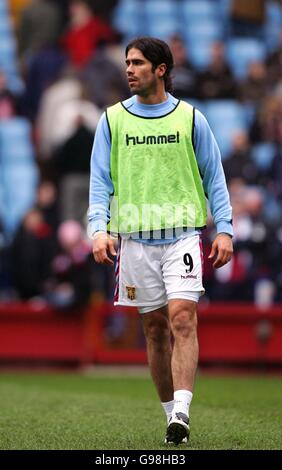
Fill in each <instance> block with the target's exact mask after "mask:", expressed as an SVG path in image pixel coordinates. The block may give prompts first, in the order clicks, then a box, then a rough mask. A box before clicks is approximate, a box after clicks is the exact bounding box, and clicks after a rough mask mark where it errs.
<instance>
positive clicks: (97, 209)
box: [88, 93, 233, 244]
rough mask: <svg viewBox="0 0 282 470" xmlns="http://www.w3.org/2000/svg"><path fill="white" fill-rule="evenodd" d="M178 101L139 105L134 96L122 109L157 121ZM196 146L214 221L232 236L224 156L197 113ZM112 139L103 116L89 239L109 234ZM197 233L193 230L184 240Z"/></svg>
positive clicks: (95, 157)
mask: <svg viewBox="0 0 282 470" xmlns="http://www.w3.org/2000/svg"><path fill="white" fill-rule="evenodd" d="M178 101H179V100H178V99H176V98H175V97H173V96H172V95H170V94H169V93H167V100H166V101H164V102H162V103H159V104H153V105H145V104H141V103H139V102H138V100H137V97H136V96H133V97H131V98H129V99H128V100H125V101H123V105H124V106H125V107H126V108H127V109H128V110H129V111H130V112H131V113H133V114H136V115H138V116H143V117H158V116H162V115H164V114H167V113H169V112H171V111H173V109H174V108H175V107H176V105H177V103H178ZM193 145H194V150H195V155H196V159H197V162H198V166H199V171H200V174H201V177H202V180H203V187H204V191H205V194H206V196H207V198H208V201H209V204H210V209H211V214H212V217H213V221H214V223H215V225H216V229H217V233H228V234H230V235H233V228H232V208H231V205H230V201H229V194H228V191H227V187H226V182H225V176H224V172H223V168H222V163H221V156H220V151H219V148H218V145H217V143H216V141H215V138H214V135H213V133H212V131H211V129H210V127H209V125H208V122H207V120H206V119H205V117H204V116H203V114H202V113H200V111H198V110H197V109H196V110H195V120H194V132H193ZM110 154H111V137H110V131H109V126H108V122H107V118H106V114H105V113H104V114H103V115H102V116H101V118H100V121H99V123H98V126H97V130H96V134H95V139H94V144H93V149H92V154H91V172H90V190H89V210H88V221H89V226H88V233H89V235H90V236H92V235H94V233H95V232H97V231H103V232H106V231H107V223H108V222H109V220H110V211H109V206H110V197H111V195H113V193H114V188H113V182H112V180H111V176H110ZM195 233H197V232H196V231H195V230H193V229H191V230H189V231H188V232H187V233H185V234H183V235H182V236H189V235H191V234H195ZM138 241H142V242H143V243H150V244H152V243H153V244H158V243H168V242H172V241H175V238H171V239H169V240H167V239H158V240H156V239H154V240H144V239H143V238H142V239H140V240H138Z"/></svg>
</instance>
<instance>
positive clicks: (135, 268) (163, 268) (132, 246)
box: [114, 235, 205, 313]
mask: <svg viewBox="0 0 282 470" xmlns="http://www.w3.org/2000/svg"><path fill="white" fill-rule="evenodd" d="M115 274H116V290H115V298H114V305H126V306H131V307H132V306H134V307H139V311H140V312H141V313H145V312H148V311H151V310H155V309H157V308H160V307H162V306H164V305H166V304H167V302H168V300H170V299H190V300H195V301H198V299H199V297H200V296H201V295H203V294H204V292H205V290H204V288H203V284H202V277H203V255H202V247H201V239H200V236H199V235H195V236H188V237H186V238H182V239H179V240H177V241H176V242H174V243H166V244H163V245H146V244H144V243H140V242H137V241H135V240H132V239H126V238H121V239H120V246H119V250H118V254H117V262H116V267H115ZM189 294H191V295H189Z"/></svg>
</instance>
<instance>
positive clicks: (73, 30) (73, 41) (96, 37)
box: [61, 0, 118, 67]
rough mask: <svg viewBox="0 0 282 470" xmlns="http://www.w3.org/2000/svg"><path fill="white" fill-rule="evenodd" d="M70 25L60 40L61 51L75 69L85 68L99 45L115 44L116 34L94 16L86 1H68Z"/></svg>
mask: <svg viewBox="0 0 282 470" xmlns="http://www.w3.org/2000/svg"><path fill="white" fill-rule="evenodd" d="M69 13H70V23H69V27H68V30H67V31H66V33H65V34H64V35H63V36H62V38H61V44H62V47H63V50H64V51H65V52H66V54H67V56H68V57H69V61H70V63H71V64H72V65H73V66H75V67H83V66H85V65H86V64H87V63H88V62H89V60H90V58H91V57H94V55H95V53H96V49H97V47H98V46H99V45H101V44H105V43H110V42H115V41H116V40H117V39H118V35H117V33H116V32H115V31H114V30H113V29H112V28H111V26H110V25H108V24H107V23H105V22H104V21H103V20H101V19H100V18H99V17H98V16H94V15H93V13H92V10H91V8H90V5H89V1H87V0H70V6H69Z"/></svg>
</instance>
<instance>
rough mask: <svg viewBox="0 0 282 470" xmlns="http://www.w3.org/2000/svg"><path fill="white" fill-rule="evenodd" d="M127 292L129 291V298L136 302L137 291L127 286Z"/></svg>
mask: <svg viewBox="0 0 282 470" xmlns="http://www.w3.org/2000/svg"><path fill="white" fill-rule="evenodd" d="M126 290H127V297H128V298H129V299H130V300H135V299H136V289H135V287H131V286H126Z"/></svg>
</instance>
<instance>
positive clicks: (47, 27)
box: [18, 0, 60, 64]
mask: <svg viewBox="0 0 282 470" xmlns="http://www.w3.org/2000/svg"><path fill="white" fill-rule="evenodd" d="M59 28H60V13H59V10H58V7H57V5H56V4H55V3H54V2H50V1H49V0H31V2H29V3H28V4H27V6H26V7H25V8H24V9H23V12H22V16H21V19H20V23H19V31H18V44H19V55H20V58H21V59H22V60H23V63H24V64H25V63H28V62H29V60H30V58H31V57H32V56H33V54H35V53H36V52H38V51H39V50H40V49H42V47H46V46H50V45H54V44H55V43H56V41H57V39H58V36H59Z"/></svg>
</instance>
